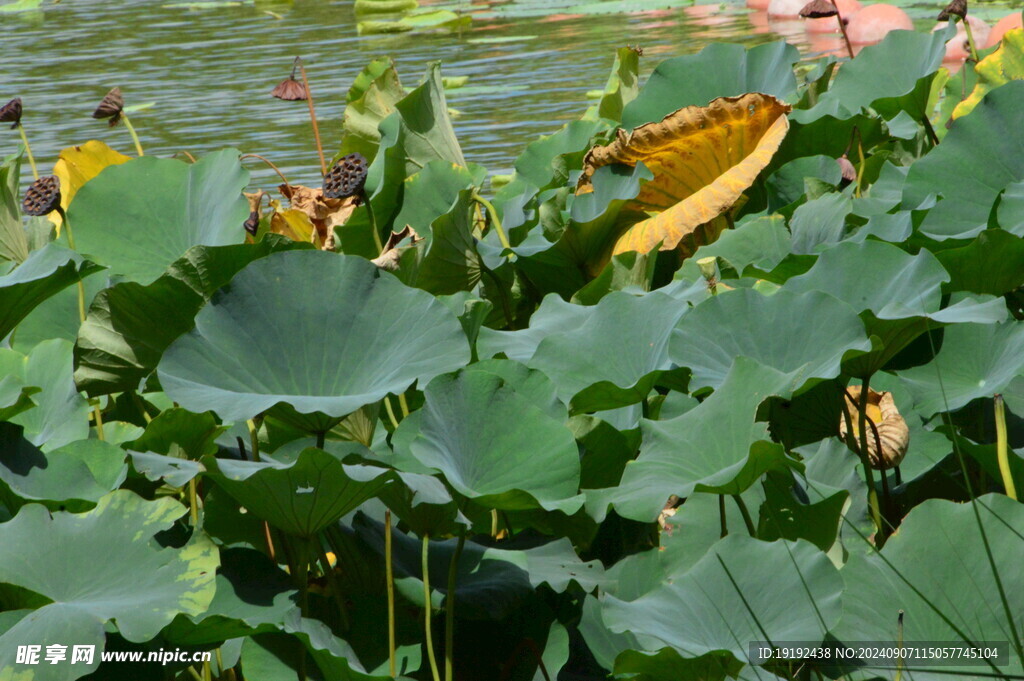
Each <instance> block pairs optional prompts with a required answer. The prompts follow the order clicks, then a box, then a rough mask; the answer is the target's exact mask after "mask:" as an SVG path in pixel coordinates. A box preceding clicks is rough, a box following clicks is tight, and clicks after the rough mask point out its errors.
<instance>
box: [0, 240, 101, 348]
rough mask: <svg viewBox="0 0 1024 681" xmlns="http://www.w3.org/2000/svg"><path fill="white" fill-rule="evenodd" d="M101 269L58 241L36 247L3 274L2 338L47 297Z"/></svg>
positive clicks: (0, 299) (0, 280) (0, 285)
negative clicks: (24, 258)
mask: <svg viewBox="0 0 1024 681" xmlns="http://www.w3.org/2000/svg"><path fill="white" fill-rule="evenodd" d="M100 269H102V268H101V267H99V266H98V265H96V264H95V263H93V262H90V261H89V260H85V259H84V258H82V256H80V255H78V254H77V253H74V252H72V251H69V250H67V249H66V248H62V247H61V246H58V245H56V244H50V245H48V246H46V247H45V248H41V249H39V250H38V251H33V252H32V254H31V255H29V257H28V258H27V259H26V260H25V262H23V263H21V264H20V265H18V266H17V267H15V268H14V270H12V271H10V272H8V273H6V274H4V275H2V276H0V338H5V337H6V336H7V334H9V333H10V332H11V331H13V330H14V327H16V326H17V325H18V323H19V322H20V321H21V320H22V319H24V318H25V316H26V315H28V314H29V313H30V312H31V311H32V310H33V309H35V307H36V306H37V305H39V304H40V303H42V302H43V301H44V300H46V299H47V298H49V297H51V296H53V295H54V294H56V293H58V292H60V291H62V290H63V289H65V288H67V287H68V286H71V285H72V284H74V283H75V282H77V281H79V280H80V279H82V278H84V277H87V276H89V275H90V274H93V273H94V272H98V271H99V270H100ZM76 295H77V294H76Z"/></svg>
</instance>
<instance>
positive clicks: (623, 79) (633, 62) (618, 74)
mask: <svg viewBox="0 0 1024 681" xmlns="http://www.w3.org/2000/svg"><path fill="white" fill-rule="evenodd" d="M639 81H640V50H637V49H634V48H632V47H620V48H618V49H617V50H616V51H615V61H614V63H613V64H612V71H611V74H609V76H608V83H607V84H606V85H605V86H604V91H603V92H602V93H601V101H600V102H598V103H597V105H596V106H592V107H590V108H589V109H587V113H585V114H584V115H583V118H585V119H586V118H594V117H600V118H605V119H608V120H613V121H620V120H622V109H623V107H625V106H626V105H627V104H629V103H630V102H631V101H633V100H634V99H636V96H637V94H638V93H639V92H640V82H639Z"/></svg>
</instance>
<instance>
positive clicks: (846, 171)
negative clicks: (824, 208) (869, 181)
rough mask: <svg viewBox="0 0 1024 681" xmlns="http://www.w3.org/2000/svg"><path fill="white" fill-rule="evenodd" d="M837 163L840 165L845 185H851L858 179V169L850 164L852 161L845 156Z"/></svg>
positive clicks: (840, 172) (837, 160)
mask: <svg viewBox="0 0 1024 681" xmlns="http://www.w3.org/2000/svg"><path fill="white" fill-rule="evenodd" d="M836 163H838V164H839V174H840V175H841V176H842V178H843V184H849V183H851V182H853V181H854V180H856V179H857V169H856V168H854V167H853V164H852V163H850V159H848V158H847V157H846V154H843V155H842V156H840V157H839V158H837V159H836Z"/></svg>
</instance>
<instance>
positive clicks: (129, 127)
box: [121, 112, 145, 156]
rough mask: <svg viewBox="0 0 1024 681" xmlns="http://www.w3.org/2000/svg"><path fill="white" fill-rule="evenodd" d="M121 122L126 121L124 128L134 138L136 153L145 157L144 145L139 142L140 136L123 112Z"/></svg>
mask: <svg viewBox="0 0 1024 681" xmlns="http://www.w3.org/2000/svg"><path fill="white" fill-rule="evenodd" d="M121 120H122V121H124V127H125V129H127V130H128V134H129V135H131V136H132V142H135V151H137V152H139V156H145V154H143V153H142V143H141V142H139V135H138V133H136V132H135V126H134V125H132V122H131V121H130V120H128V114H126V113H124V112H121Z"/></svg>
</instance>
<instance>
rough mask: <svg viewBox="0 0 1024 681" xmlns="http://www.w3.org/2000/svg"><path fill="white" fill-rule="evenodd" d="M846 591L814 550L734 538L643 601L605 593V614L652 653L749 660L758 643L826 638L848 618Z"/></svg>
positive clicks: (613, 627)
mask: <svg viewBox="0 0 1024 681" xmlns="http://www.w3.org/2000/svg"><path fill="white" fill-rule="evenodd" d="M842 592H843V579H842V578H841V577H840V576H839V571H838V570H836V568H835V566H833V565H832V562H831V561H830V560H829V559H828V557H826V556H825V554H824V553H822V552H821V551H819V550H818V549H817V547H815V546H814V545H812V544H810V543H808V542H805V541H802V540H801V541H797V542H787V541H776V542H771V543H767V542H762V541H759V540H757V539H753V538H751V537H748V536H745V535H743V534H731V535H729V536H728V537H726V538H724V539H722V540H721V541H719V542H718V543H716V544H715V545H714V546H713V547H711V550H710V551H708V553H707V554H705V555H704V557H703V558H701V559H700V560H699V561H698V562H697V563H696V564H695V565H694V566H693V567H692V568H690V569H688V570H686V571H685V572H679V573H676V574H672V575H670V577H669V579H667V580H666V581H665V582H664V583H662V584H661V585H660V586H659V587H658V588H657V589H655V590H654V591H652V592H650V593H648V594H647V595H645V596H643V597H642V598H639V599H637V600H635V601H632V602H625V601H620V600H618V599H617V598H615V597H614V596H605V597H604V599H603V602H602V616H603V619H604V622H605V624H606V625H607V626H608V628H609V629H611V631H612V632H615V633H621V632H630V633H632V634H633V635H634V636H636V637H638V640H639V641H640V643H641V644H642V645H643V646H644V649H645V650H648V651H651V652H654V651H657V650H660V649H663V648H671V649H672V650H674V651H675V652H676V653H677V654H678V655H679V656H680V657H682V658H684V659H692V658H699V657H702V656H704V655H707V654H713V653H717V652H718V651H727V652H729V653H730V654H731V655H732V656H733V657H734V658H736V659H737V660H739V661H740V662H746V661H747V659H748V658H747V652H748V650H747V645H748V643H749V642H751V641H758V640H764V639H765V637H767V639H768V640H771V641H820V640H822V639H824V637H825V634H826V633H827V632H828V630H829V629H830V628H831V627H833V626H835V624H836V623H837V622H838V621H839V617H840V614H842V604H841V602H840V596H841V594H842ZM616 671H617V670H616Z"/></svg>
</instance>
